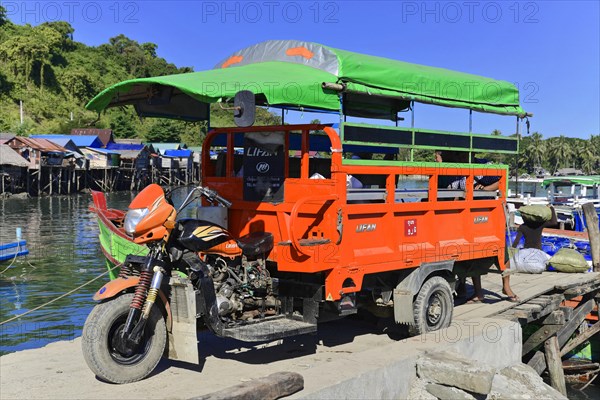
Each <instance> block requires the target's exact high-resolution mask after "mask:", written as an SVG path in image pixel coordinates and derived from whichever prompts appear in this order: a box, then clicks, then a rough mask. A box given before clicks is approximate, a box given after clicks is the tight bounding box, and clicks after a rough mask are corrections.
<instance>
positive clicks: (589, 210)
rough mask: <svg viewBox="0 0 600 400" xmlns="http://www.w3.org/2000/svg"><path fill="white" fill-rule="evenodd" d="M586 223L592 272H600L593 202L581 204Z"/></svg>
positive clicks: (599, 234) (599, 243) (598, 232)
mask: <svg viewBox="0 0 600 400" xmlns="http://www.w3.org/2000/svg"><path fill="white" fill-rule="evenodd" d="M581 208H582V209H583V214H584V215H585V221H586V225H587V231H588V236H589V237H590V249H591V252H592V265H593V266H594V272H600V230H599V229H598V214H596V209H595V208H594V203H586V204H584V205H583V206H581Z"/></svg>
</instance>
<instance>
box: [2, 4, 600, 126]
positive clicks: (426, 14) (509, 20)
mask: <svg viewBox="0 0 600 400" xmlns="http://www.w3.org/2000/svg"><path fill="white" fill-rule="evenodd" d="M0 3H1V4H2V5H3V6H4V7H5V8H6V9H7V10H8V13H9V17H10V18H11V20H12V21H14V22H16V23H31V24H33V25H36V24H38V23H40V22H43V21H47V20H58V19H60V20H67V21H69V22H71V23H72V25H73V26H74V27H75V39H76V40H78V41H81V42H84V43H86V44H88V45H99V44H102V43H106V42H107V41H108V39H109V38H110V37H112V36H116V35H118V34H120V33H123V34H125V35H126V36H128V37H130V38H132V39H134V40H137V41H139V42H153V43H156V44H158V53H159V55H160V56H162V57H164V58H166V59H167V60H168V61H170V62H173V63H175V64H176V65H178V66H192V67H193V68H194V70H196V71H199V70H203V69H210V68H212V67H213V66H214V65H215V64H216V63H217V62H219V61H220V60H222V59H223V58H225V57H227V56H228V55H230V54H231V53H233V52H234V51H236V50H238V49H241V48H243V47H246V46H248V45H251V44H254V43H257V42H260V41H264V40H270V39H297V40H307V41H314V42H318V43H322V44H326V45H329V46H332V47H337V48H342V49H346V50H351V51H356V52H360V53H366V54H372V55H377V56H382V57H389V58H395V59H399V60H402V61H407V62H414V63H419V64H426V65H431V66H436V67H443V68H448V69H454V70H458V71H462V72H468V73H473V74H478V75H483V76H488V77H491V78H496V79H503V80H507V81H510V82H513V83H515V84H516V85H517V86H518V88H519V89H520V91H521V105H522V107H523V108H524V109H526V110H527V111H529V112H532V113H533V114H534V118H532V119H531V130H532V132H533V131H539V132H540V133H542V134H543V135H544V137H545V138H548V137H552V136H558V135H561V134H564V135H566V136H570V137H580V138H589V136H590V135H591V134H599V133H600V116H599V113H600V111H599V110H600V8H599V2H598V1H522V2H517V1H476V0H474V1H469V0H466V1H449V2H438V1H430V2H423V1H402V2H399V1H398V2H395V1H321V2H317V1H313V0H309V1H275V0H274V1H270V0H266V1H245V2H237V1H227V2H225V1H203V2H197V1H114V0H111V1H98V0H96V1H85V0H84V1H75V0H64V1H63V0H57V1H45V2H39V1H38V2H23V1H4V0H1V1H0ZM415 115H416V126H417V127H422V128H432V129H445V130H461V131H466V130H468V111H466V110H458V109H447V108H441V107H432V106H425V105H420V104H418V105H417V106H416V107H415ZM318 117H319V118H320V119H321V120H322V121H324V122H337V117H336V116H328V115H319V116H318ZM312 118H314V116H313V115H309V114H304V115H302V114H299V113H291V112H290V113H289V114H288V116H286V121H287V122H308V121H310V120H311V119H312ZM408 123H409V122H408V118H407V121H405V122H404V124H405V125H406V124H408ZM515 124H516V121H515V118H513V117H501V116H495V115H487V114H480V113H474V116H473V130H474V131H475V132H481V133H489V132H491V130H493V129H500V130H501V131H502V132H503V133H504V134H510V133H514V131H515Z"/></svg>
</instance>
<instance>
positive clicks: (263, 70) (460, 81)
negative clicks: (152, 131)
mask: <svg viewBox="0 0 600 400" xmlns="http://www.w3.org/2000/svg"><path fill="white" fill-rule="evenodd" d="M240 90H250V91H252V92H253V93H254V94H255V96H256V104H258V105H263V106H272V107H279V108H286V109H302V110H307V111H309V110H323V111H332V112H339V111H343V113H344V114H345V115H350V116H358V117H368V118H381V119H390V120H396V118H397V113H398V112H400V111H404V110H407V109H408V108H409V107H410V103H411V102H412V101H415V102H421V103H428V104H434V105H440V106H445V107H458V108H465V109H470V110H474V111H480V112H487V113H495V114H503V115H516V116H519V117H525V116H526V113H525V111H524V110H523V109H522V108H521V107H520V105H519V92H518V89H517V88H516V87H515V85H513V84H512V83H510V82H506V81H500V80H494V79H490V78H485V77H481V76H477V75H472V74H466V73H462V72H455V71H451V70H447V69H443V68H436V67H429V66H425V65H418V64H411V63H407V62H402V61H397V60H392V59H387V58H382V57H375V56H370V55H364V54H359V53H353V52H350V51H345V50H339V49H334V48H331V47H327V46H324V45H321V44H317V43H311V42H303V41H295V40H272V41H266V42H262V43H259V44H256V45H254V46H250V47H247V48H245V49H242V50H240V51H238V52H236V53H234V54H232V55H231V56H229V57H227V58H226V59H224V60H223V61H221V62H220V63H219V64H217V65H216V67H215V68H214V69H212V70H207V71H200V72H192V73H186V74H176V75H166V76H160V77H151V78H138V79H131V80H127V81H123V82H120V83H117V84H115V85H113V86H111V87H109V88H107V89H106V90H104V91H103V92H101V93H100V94H98V95H97V96H96V97H94V98H93V99H92V100H91V101H90V102H89V103H88V104H87V106H86V107H87V108H88V109H89V110H94V111H98V112H100V111H102V110H104V109H105V108H107V107H114V106H122V105H133V106H134V107H135V109H136V111H137V113H138V114H139V115H140V116H149V117H170V118H177V119H183V120H189V121H200V120H206V119H208V116H209V115H208V114H209V108H208V106H209V104H210V103H215V102H221V101H229V100H230V99H232V98H233V97H234V96H235V94H236V93H237V92H238V91H240ZM340 99H341V101H340ZM340 109H341V110H340Z"/></svg>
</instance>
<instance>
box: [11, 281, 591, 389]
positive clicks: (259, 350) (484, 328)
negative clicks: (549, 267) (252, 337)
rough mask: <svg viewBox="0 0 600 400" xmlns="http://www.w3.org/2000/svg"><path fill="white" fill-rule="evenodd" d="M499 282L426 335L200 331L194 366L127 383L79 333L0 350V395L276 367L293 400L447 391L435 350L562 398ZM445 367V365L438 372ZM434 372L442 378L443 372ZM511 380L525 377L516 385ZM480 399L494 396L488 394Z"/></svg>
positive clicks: (183, 383)
mask: <svg viewBox="0 0 600 400" xmlns="http://www.w3.org/2000/svg"><path fill="white" fill-rule="evenodd" d="M599 276H600V274H598V273H590V274H557V273H544V274H540V275H526V274H523V275H516V276H513V277H512V279H511V280H512V284H513V289H514V290H515V291H516V292H517V293H518V294H519V295H520V296H521V299H522V301H526V300H528V299H532V298H536V297H538V296H540V295H542V294H544V293H551V292H552V291H557V290H559V289H560V290H561V291H562V293H567V292H568V291H569V290H578V289H579V288H581V287H582V285H587V286H589V287H592V288H595V287H596V286H597V285H598V284H600V281H599ZM500 281H501V280H500V276H498V275H497V274H490V275H489V276H486V277H485V278H484V287H485V288H486V303H485V304H467V305H459V306H457V307H456V308H455V312H454V322H453V323H452V324H451V326H450V327H448V328H447V329H444V330H440V331H437V332H432V333H429V334H427V335H423V336H419V337H412V338H408V339H403V340H396V339H397V332H394V331H393V330H390V329H389V327H387V326H384V325H377V324H376V323H375V322H367V321H365V320H361V319H356V318H346V319H342V320H337V321H332V322H329V323H324V324H321V325H320V326H319V331H318V333H317V334H316V335H304V336H297V337H293V338H288V339H284V340H278V341H274V342H269V343H261V344H249V343H244V342H240V341H236V340H233V339H223V338H217V337H215V336H214V335H212V334H210V333H209V332H202V333H200V334H199V350H200V360H199V364H198V365H194V364H186V363H180V362H172V361H169V360H163V361H162V362H161V363H160V364H159V366H158V367H157V369H156V371H155V372H154V373H153V374H152V375H151V376H150V377H148V378H147V379H145V380H143V381H140V382H136V383H132V384H127V385H112V384H107V383H104V382H101V381H99V380H98V379H97V378H96V377H95V376H94V375H93V373H92V372H91V371H90V370H89V368H88V367H87V365H86V364H85V361H84V360H83V355H82V351H81V339H80V338H77V339H75V340H74V341H70V342H57V343H52V344H50V345H48V346H46V347H44V348H41V349H35V350H25V351H21V352H18V353H12V354H8V355H5V356H2V357H0V398H2V399H3V400H4V399H59V398H60V399H98V398H145V399H165V398H169V399H189V398H193V397H197V396H201V395H205V394H209V393H213V392H216V391H219V390H223V389H226V388H228V387H231V386H234V385H237V384H239V383H241V382H247V381H249V380H252V379H256V378H260V377H264V376H267V375H270V374H272V373H276V372H282V371H291V372H297V373H300V374H301V375H302V376H303V377H304V389H303V390H302V391H300V392H297V393H295V394H293V395H292V396H291V397H292V398H298V399H301V398H310V399H315V398H319V399H334V398H335V399H341V398H353V399H365V398H369V399H372V398H396V399H399V398H401V399H404V398H435V397H433V395H431V394H429V393H430V392H431V391H433V392H436V393H443V391H444V390H450V389H454V388H453V387H449V386H448V385H447V384H445V383H444V380H443V379H441V378H439V376H438V375H439V374H438V372H439V371H437V372H436V371H431V370H429V371H427V370H426V369H425V370H423V368H424V367H423V366H424V365H425V366H426V365H427V362H426V361H425V362H423V360H424V359H426V358H427V357H429V358H431V357H433V359H435V357H436V356H435V354H437V355H438V356H439V355H440V354H442V355H445V356H444V357H445V359H448V358H453V357H454V359H456V360H458V361H457V362H461V361H460V360H461V359H462V360H467V361H469V362H471V364H470V365H469V366H467V367H465V368H462V367H460V368H458V367H457V368H454V369H455V370H457V371H459V372H460V371H461V370H462V369H464V370H466V371H471V372H469V373H467V374H463V378H464V377H465V376H466V377H467V378H468V377H469V376H474V377H477V376H481V377H486V376H487V377H488V378H489V377H490V376H491V377H492V378H491V379H492V380H491V382H487V383H486V382H483V383H482V382H476V383H475V384H473V383H465V384H463V386H464V387H466V388H471V389H474V390H482V389H481V388H482V385H483V384H485V385H488V386H489V384H491V385H492V386H491V392H490V393H492V392H494V391H496V392H499V391H500V392H499V393H500V394H499V395H498V396H499V397H498V398H506V397H512V394H514V395H515V397H518V396H520V395H523V393H524V391H525V390H526V389H527V388H528V387H529V386H534V387H535V388H534V389H535V390H534V392H533V393H534V394H533V395H532V397H530V398H557V399H559V398H562V397H561V395H560V394H559V393H558V392H556V391H555V390H553V389H552V388H550V387H549V386H546V385H544V384H543V383H542V382H541V379H540V378H539V377H537V376H535V378H536V379H537V381H535V382H534V381H533V380H532V378H531V376H529V375H528V373H527V368H528V367H526V366H524V365H523V364H521V356H522V349H523V346H522V343H523V339H522V331H521V325H520V324H519V323H518V322H514V321H513V320H511V319H514V315H512V316H511V315H508V316H507V315H506V313H507V312H510V311H511V310H513V309H518V308H519V307H522V306H520V305H518V304H515V303H509V302H508V301H505V300H501V299H500V298H501V297H502V295H501V293H500V291H501V286H500ZM590 290H591V289H590ZM594 290H595V289H594ZM448 354H450V355H451V356H447V355H448ZM444 357H442V358H444ZM420 360H421V361H420ZM419 363H420V364H419ZM430 364H431V363H430ZM434 364H435V363H434ZM418 365H421V367H418ZM478 366H480V367H481V368H482V369H481V371H480V372H477V370H473V368H478ZM507 367H508V369H509V370H508V371H507ZM419 368H421V370H422V371H421V375H423V374H425V375H428V379H427V380H425V379H423V377H422V376H420V374H419ZM452 369H453V368H448V367H447V368H446V371H448V370H452ZM531 371H532V370H531ZM440 373H441V374H442V375H443V373H444V371H443V370H442V371H441V372H440ZM459 375H460V374H459ZM459 375H456V380H457V381H458V379H459V378H460V376H459ZM436 376H437V378H436ZM524 376H526V377H527V379H525V378H523V377H524ZM514 377H517V378H514ZM438 378H439V380H437V381H436V379H438ZM446 379H447V378H446ZM454 379H455V377H452V378H451V380H454ZM486 379H487V378H486ZM515 379H521V380H522V381H525V383H523V384H518V382H517V383H515ZM419 384H421V385H422V386H423V385H424V386H423V390H424V391H427V393H426V394H427V395H428V396H429V397H427V396H425V397H420V396H415V395H414V393H413V392H411V390H414V389H415V387H417V389H418V385H419ZM457 384H458V382H457ZM473 385H475V386H473ZM488 386H486V387H488ZM427 388H428V389H427ZM502 390H504V392H501V391H502ZM507 390H508V391H509V392H506V391H507ZM510 390H513V391H514V393H511V392H510ZM532 390H533V389H532ZM452 393H454V392H452ZM488 397H489V398H495V397H494V396H491V394H490V395H489V396H488Z"/></svg>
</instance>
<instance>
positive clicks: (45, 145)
mask: <svg viewBox="0 0 600 400" xmlns="http://www.w3.org/2000/svg"><path fill="white" fill-rule="evenodd" d="M17 142H18V143H17ZM8 143H9V146H10V147H12V148H13V149H14V148H15V147H22V146H28V147H31V148H32V149H35V150H40V151H59V152H61V153H64V152H66V151H67V149H65V148H64V147H62V146H59V145H57V144H56V143H52V142H51V141H49V140H47V139H32V138H28V137H23V136H15V137H14V138H13V139H11V140H9V141H8ZM19 143H20V144H21V146H19ZM15 145H16V146H15Z"/></svg>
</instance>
